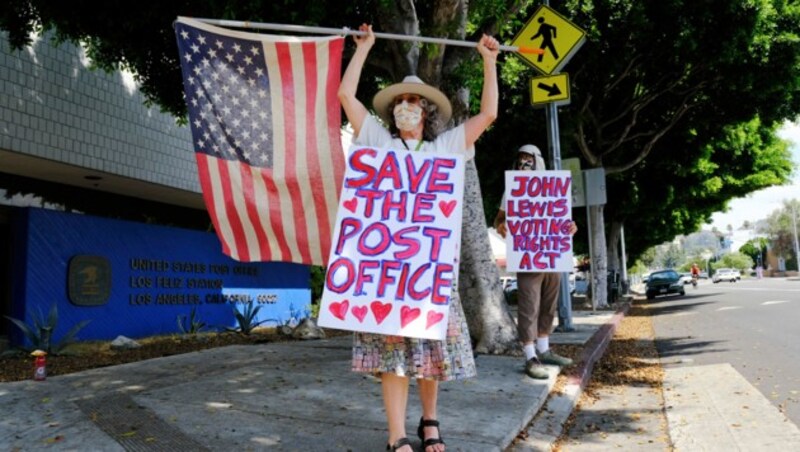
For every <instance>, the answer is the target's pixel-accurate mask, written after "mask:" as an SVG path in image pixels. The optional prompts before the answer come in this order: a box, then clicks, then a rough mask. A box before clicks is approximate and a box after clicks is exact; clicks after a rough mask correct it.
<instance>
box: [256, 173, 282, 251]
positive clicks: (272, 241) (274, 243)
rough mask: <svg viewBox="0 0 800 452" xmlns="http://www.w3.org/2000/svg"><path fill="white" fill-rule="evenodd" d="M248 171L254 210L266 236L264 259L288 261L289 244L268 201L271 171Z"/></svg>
mask: <svg viewBox="0 0 800 452" xmlns="http://www.w3.org/2000/svg"><path fill="white" fill-rule="evenodd" d="M250 171H251V172H252V173H253V192H254V197H255V200H256V211H257V213H258V217H259V221H260V223H261V225H262V227H263V228H264V231H265V233H266V236H267V243H266V245H265V247H266V251H265V253H264V259H265V260H266V259H269V260H277V261H284V260H285V261H288V260H290V259H291V253H290V252H289V246H288V245H287V244H286V238H285V237H284V235H283V230H282V229H281V228H280V223H279V222H278V221H277V219H276V218H275V216H274V215H272V213H271V210H272V209H271V206H272V205H273V204H272V203H271V202H270V194H269V191H268V189H267V181H268V180H271V179H272V175H271V174H270V173H271V171H270V170H268V169H264V168H251V170H250Z"/></svg>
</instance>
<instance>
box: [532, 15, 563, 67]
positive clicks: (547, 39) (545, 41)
mask: <svg viewBox="0 0 800 452" xmlns="http://www.w3.org/2000/svg"><path fill="white" fill-rule="evenodd" d="M536 21H537V22H539V23H540V24H541V25H539V30H538V31H537V32H536V34H535V35H533V37H531V40H532V41H534V40H536V39H538V38H542V43H541V44H539V48H540V49H542V50H549V51H550V53H551V54H552V55H553V58H555V59H556V60H558V51H557V50H556V46H555V45H554V44H553V39H555V38H556V36H557V31H558V30H557V29H556V27H554V26H552V25H550V24H548V23H546V22H545V21H544V17H540V18H538V19H536ZM543 59H544V54H543V53H540V54H539V57H538V58H537V59H536V61H538V62H539V63H541V62H542V60H543Z"/></svg>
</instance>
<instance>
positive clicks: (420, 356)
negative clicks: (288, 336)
mask: <svg viewBox="0 0 800 452" xmlns="http://www.w3.org/2000/svg"><path fill="white" fill-rule="evenodd" d="M360 30H361V31H363V32H366V34H364V35H361V36H355V37H354V41H355V43H356V51H355V54H354V55H353V57H352V59H351V60H350V63H349V65H348V66H347V69H346V71H345V73H344V76H343V77H342V82H341V85H340V87H339V93H338V94H339V100H340V101H341V103H342V108H343V109H344V112H345V115H346V116H347V119H348V121H349V122H350V124H351V126H352V127H353V130H354V132H355V140H354V142H355V143H356V144H360V145H367V146H375V147H381V148H388V149H408V150H414V151H420V152H440V153H460V154H462V155H463V156H464V158H465V159H466V160H469V159H471V158H473V157H474V155H475V148H474V144H475V142H476V141H477V140H478V138H479V137H480V136H481V134H482V133H483V132H484V131H485V130H486V129H487V128H488V127H489V125H491V124H492V123H493V122H494V120H495V119H496V117H497V103H498V87H497V70H496V63H497V54H498V51H499V47H500V45H499V43H498V42H497V40H495V39H494V38H492V37H490V36H486V35H484V36H483V37H482V38H481V39H480V41H479V42H478V44H477V50H478V52H479V53H480V55H481V57H482V58H483V90H482V93H481V107H480V112H479V113H478V114H477V115H475V116H473V117H470V118H469V119H467V121H465V122H464V123H462V124H460V125H458V126H456V127H454V128H452V129H449V130H447V131H445V132H443V133H441V134H438V131H439V130H440V129H441V128H442V126H443V125H444V124H447V123H448V121H449V120H450V117H451V115H452V106H451V105H450V102H449V100H448V99H447V96H445V95H444V93H442V92H441V91H439V90H438V89H436V88H434V87H432V86H430V85H427V84H425V83H424V82H423V81H422V80H420V79H419V78H418V77H416V76H407V77H406V78H405V79H404V80H403V82H402V83H397V84H394V85H391V86H388V87H386V88H385V89H383V90H381V91H380V92H378V94H376V95H375V98H374V99H373V107H374V109H375V113H376V114H377V115H378V116H379V117H380V118H381V119H382V120H383V122H384V123H385V124H387V125H389V128H390V130H387V129H386V128H384V127H383V126H382V125H381V124H380V123H379V122H378V120H377V119H376V118H375V117H374V116H372V115H371V114H370V113H369V111H368V110H367V108H366V107H365V106H364V104H363V103H361V102H360V101H359V100H358V99H357V98H356V90H357V87H358V82H359V79H360V78H361V71H362V69H363V67H364V63H365V61H366V59H367V56H368V54H369V51H370V49H371V48H372V46H373V45H374V43H375V35H374V34H373V32H372V27H371V26H370V25H366V24H363V25H361V27H360ZM353 370H354V371H356V372H366V373H371V374H378V375H380V379H381V384H382V389H383V401H384V408H385V410H386V418H387V422H388V427H389V438H388V445H387V450H396V451H402V452H411V451H412V450H413V449H412V447H411V443H410V441H409V440H408V438H407V437H406V428H405V418H406V404H407V399H408V386H409V381H410V379H411V378H414V379H416V382H417V386H418V387H419V394H420V400H421V403H422V418H421V419H420V423H419V426H418V429H417V435H418V436H419V438H420V440H421V441H422V443H423V447H424V449H425V452H443V451H444V450H445V443H444V441H443V440H442V438H441V435H440V433H439V421H438V420H437V413H436V408H437V400H438V393H439V382H440V381H449V380H457V379H465V378H470V377H474V376H475V375H476V372H475V361H474V358H473V352H472V346H471V342H470V337H469V331H468V329H467V323H466V321H465V318H464V313H463V310H462V308H461V303H460V301H459V298H458V291H457V290H453V291H452V295H451V300H450V311H449V324H448V331H447V336H446V338H445V340H444V341H436V340H428V339H415V338H409V337H399V336H387V335H380V334H370V333H356V334H355V338H354V343H353Z"/></svg>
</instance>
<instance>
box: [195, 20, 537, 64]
mask: <svg viewBox="0 0 800 452" xmlns="http://www.w3.org/2000/svg"><path fill="white" fill-rule="evenodd" d="M192 19H194V20H196V21H199V22H204V23H207V24H211V25H217V26H220V27H235V28H254V29H258V30H278V31H290V32H294V33H317V34H333V35H348V36H364V35H366V34H367V32H365V31H357V30H351V29H349V28H327V27H309V26H306V25H286V24H270V23H263V22H248V21H239V20H225V19H202V18H198V17H192ZM374 34H375V37H376V38H382V39H394V40H396V41H416V42H427V43H431V44H444V45H449V46H459V47H477V46H478V44H477V43H476V42H471V41H460V40H456V39H445V38H428V37H425V36H410V35H398V34H394V33H374ZM500 50H503V51H506V52H519V53H530V54H539V55H541V54H544V50H543V49H538V48H535V47H523V46H507V45H501V46H500Z"/></svg>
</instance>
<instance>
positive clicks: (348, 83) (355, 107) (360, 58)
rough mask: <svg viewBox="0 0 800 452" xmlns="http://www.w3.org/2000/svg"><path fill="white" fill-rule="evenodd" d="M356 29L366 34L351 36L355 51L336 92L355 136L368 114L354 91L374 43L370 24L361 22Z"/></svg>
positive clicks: (356, 88)
mask: <svg viewBox="0 0 800 452" xmlns="http://www.w3.org/2000/svg"><path fill="white" fill-rule="evenodd" d="M358 29H359V30H361V31H366V32H367V35H366V36H353V40H354V41H355V42H356V52H355V53H354V54H353V57H352V58H351V59H350V64H348V65H347V69H346V70H345V71H344V75H343V76H342V83H341V84H340V85H339V93H338V95H339V102H341V104H342V108H343V109H344V114H345V116H347V120H348V121H349V122H350V125H351V126H353V131H354V132H355V136H358V133H359V132H360V131H361V125H362V124H363V123H364V119H365V118H366V117H367V115H368V114H369V112H368V111H367V107H365V106H364V104H362V103H361V101H359V100H358V98H356V91H357V90H358V82H359V80H360V79H361V70H362V69H363V68H364V62H365V61H366V60H367V55H369V51H370V49H371V48H372V45H373V44H375V35H374V34H373V33H372V25H367V24H361V26H360V27H359V28H358Z"/></svg>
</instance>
